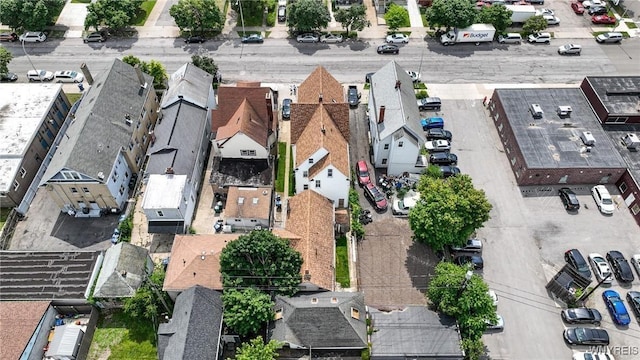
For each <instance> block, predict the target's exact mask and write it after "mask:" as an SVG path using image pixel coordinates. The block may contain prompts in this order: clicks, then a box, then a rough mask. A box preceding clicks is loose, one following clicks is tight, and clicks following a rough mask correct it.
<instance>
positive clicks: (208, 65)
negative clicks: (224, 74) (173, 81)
mask: <svg viewBox="0 0 640 360" xmlns="http://www.w3.org/2000/svg"><path fill="white" fill-rule="evenodd" d="M191 63H192V64H193V65H195V66H196V67H198V68H200V69H202V70H204V71H206V72H207V73H209V74H211V75H213V82H216V75H217V74H218V65H216V63H215V62H214V61H213V59H212V58H210V57H208V56H206V55H193V56H192V57H191Z"/></svg>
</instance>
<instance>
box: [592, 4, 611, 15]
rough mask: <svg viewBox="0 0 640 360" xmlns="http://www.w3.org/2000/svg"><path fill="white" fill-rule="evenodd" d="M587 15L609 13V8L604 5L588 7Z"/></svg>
mask: <svg viewBox="0 0 640 360" xmlns="http://www.w3.org/2000/svg"><path fill="white" fill-rule="evenodd" d="M588 13H589V15H605V14H607V13H609V10H607V8H606V7H605V6H594V7H591V8H589V11H588Z"/></svg>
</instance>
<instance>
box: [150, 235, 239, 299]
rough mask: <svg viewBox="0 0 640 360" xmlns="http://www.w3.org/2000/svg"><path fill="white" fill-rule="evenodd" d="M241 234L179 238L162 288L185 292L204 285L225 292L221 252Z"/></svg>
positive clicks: (174, 246) (175, 241) (181, 236)
mask: <svg viewBox="0 0 640 360" xmlns="http://www.w3.org/2000/svg"><path fill="white" fill-rule="evenodd" d="M240 235H241V234H208V235H205V234H203V235H176V236H175V238H174V240H173V247H172V248H171V260H170V261H169V265H168V266H167V273H166V275H165V278H164V285H163V288H162V289H163V290H164V291H183V290H186V289H188V288H190V287H192V286H194V285H200V286H204V287H206V288H209V289H213V290H222V275H221V274H220V253H221V252H222V249H224V247H225V246H226V245H227V243H228V242H230V241H233V240H236V239H237V238H238V237H239V236H240ZM203 257H204V259H203Z"/></svg>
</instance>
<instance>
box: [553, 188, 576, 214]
mask: <svg viewBox="0 0 640 360" xmlns="http://www.w3.org/2000/svg"><path fill="white" fill-rule="evenodd" d="M558 196H560V200H562V204H564V208H565V209H566V210H568V211H578V209H580V201H578V197H577V196H576V193H574V192H573V191H572V190H571V189H569V188H560V190H558Z"/></svg>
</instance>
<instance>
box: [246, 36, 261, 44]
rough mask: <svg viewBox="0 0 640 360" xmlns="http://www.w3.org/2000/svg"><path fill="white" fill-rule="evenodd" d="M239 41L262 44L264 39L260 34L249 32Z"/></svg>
mask: <svg viewBox="0 0 640 360" xmlns="http://www.w3.org/2000/svg"><path fill="white" fill-rule="evenodd" d="M241 41H242V43H244V44H262V43H263V42H264V39H263V38H262V35H260V34H251V35H249V36H245V37H243V38H242V40H241Z"/></svg>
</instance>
